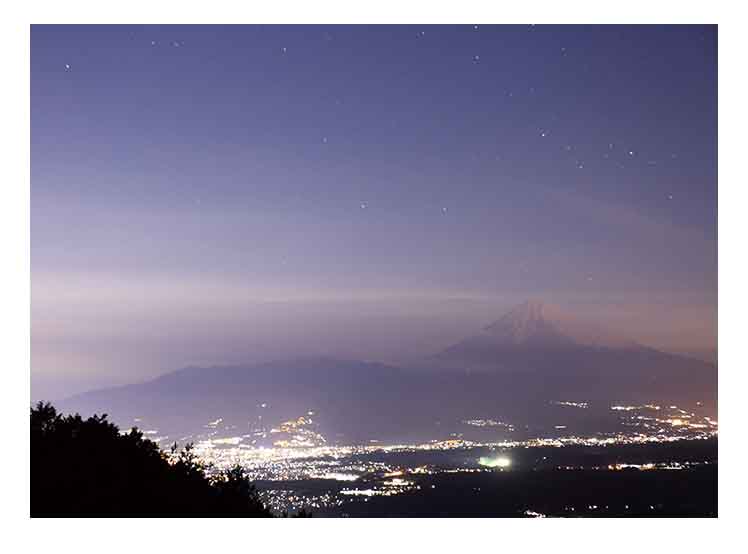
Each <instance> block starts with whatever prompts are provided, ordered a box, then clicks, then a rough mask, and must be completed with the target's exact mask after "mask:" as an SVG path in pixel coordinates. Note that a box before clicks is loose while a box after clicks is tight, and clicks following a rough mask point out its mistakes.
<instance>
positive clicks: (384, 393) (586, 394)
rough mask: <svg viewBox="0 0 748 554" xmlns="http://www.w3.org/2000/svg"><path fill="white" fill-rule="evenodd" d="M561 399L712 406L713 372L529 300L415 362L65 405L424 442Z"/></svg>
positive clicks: (189, 371)
mask: <svg viewBox="0 0 748 554" xmlns="http://www.w3.org/2000/svg"><path fill="white" fill-rule="evenodd" d="M564 398H565V399H569V398H574V399H579V400H585V401H590V402H597V403H598V404H599V405H601V406H603V407H604V409H605V410H607V409H608V408H607V406H609V404H610V403H611V402H614V401H631V402H669V403H676V402H689V403H695V402H697V401H698V402H701V403H702V404H703V405H704V406H709V407H715V408H716V399H717V368H716V366H715V365H713V364H709V363H706V362H703V361H700V360H696V359H692V358H687V357H683V356H677V355H673V354H668V353H665V352H660V351H658V350H656V349H653V348H649V347H646V346H643V345H640V344H637V343H636V342H634V341H632V340H630V339H628V338H627V337H623V336H619V335H618V334H616V333H615V332H612V331H610V330H607V329H604V327H603V326H601V325H597V324H595V323H592V322H587V321H584V320H582V319H580V318H577V317H574V316H572V315H569V314H565V313H563V312H562V311H561V310H559V309H558V308H556V307H554V306H549V305H545V304H543V303H540V302H537V301H528V302H525V303H523V304H521V305H519V306H517V307H516V308H514V309H512V310H510V311H509V312H507V313H506V314H505V315H504V316H502V317H501V318H499V319H498V320H496V321H495V322H494V323H491V324H489V325H487V326H486V327H485V328H484V329H482V330H481V331H480V332H479V333H478V334H476V335H474V336H471V337H469V338H467V339H465V340H463V341H460V342H459V343H457V344H455V345H453V346H451V347H449V348H447V349H445V350H443V351H442V352H440V353H438V354H437V355H435V356H433V357H431V358H428V359H427V360H426V362H425V363H424V364H422V367H407V368H404V367H395V366H391V365H385V364H381V363H376V362H365V361H357V360H341V359H334V358H297V359H294V360H281V361H274V362H269V363H265V364H259V365H253V366H228V367H226V366H224V367H220V366H218V367H207V368H198V367H192V368H186V369H182V370H178V371H175V372H172V373H167V374H165V375H162V376H160V377H158V378H156V379H153V380H151V381H148V382H145V383H140V384H135V385H128V386H123V387H115V388H109V389H101V390H97V391H91V392H88V393H85V394H81V395H77V396H75V397H72V398H70V399H68V400H66V401H64V402H62V403H61V407H62V408H63V409H65V410H68V411H76V412H80V413H81V414H93V413H108V414H110V416H111V417H112V418H113V420H115V421H117V422H118V423H119V424H120V425H122V426H123V427H125V428H126V426H127V425H133V424H137V421H145V422H148V423H147V425H152V426H153V427H155V428H156V429H157V431H158V434H159V435H166V436H167V437H168V438H169V440H173V439H177V440H180V439H181V438H183V437H185V436H188V435H190V434H194V433H195V432H205V431H206V429H208V428H209V426H208V424H209V423H210V422H213V421H218V420H219V419H220V420H221V421H222V422H223V423H222V425H223V426H226V427H227V428H230V429H235V433H236V434H237V435H241V434H242V433H244V434H248V433H249V431H250V430H252V429H257V428H262V427H263V426H264V425H266V424H268V425H269V424H276V423H279V422H282V421H286V420H288V419H290V418H297V417H299V416H301V415H304V414H307V413H310V412H311V413H314V414H315V415H314V418H313V419H314V421H315V424H316V425H318V426H319V430H320V431H323V433H324V435H325V436H326V437H328V439H329V440H331V441H334V442H356V441H368V440H369V439H371V438H377V439H380V440H393V441H394V440H411V439H413V440H419V439H423V438H424V437H425V436H433V434H434V432H435V430H438V431H439V432H444V430H445V429H446V428H447V423H445V422H459V421H461V420H463V419H466V418H470V417H475V416H493V415H494V414H497V413H500V414H503V415H507V416H516V417H517V418H518V419H522V420H528V419H530V418H535V419H538V420H540V419H542V418H545V417H546V414H545V412H544V411H543V409H542V406H546V405H548V403H549V401H550V400H554V399H564ZM549 417H550V416H549ZM139 425H142V424H139ZM232 432H234V431H232Z"/></svg>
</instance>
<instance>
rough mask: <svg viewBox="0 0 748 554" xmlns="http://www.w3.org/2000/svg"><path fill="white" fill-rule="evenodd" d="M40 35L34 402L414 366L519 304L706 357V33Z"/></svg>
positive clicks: (174, 29) (672, 29) (711, 326)
mask: <svg viewBox="0 0 748 554" xmlns="http://www.w3.org/2000/svg"><path fill="white" fill-rule="evenodd" d="M31 38H32V40H31V93H32V95H31V154H32V168H31V210H32V213H31V216H32V228H31V239H32V252H31V254H32V307H31V317H32V384H33V387H34V388H33V390H32V395H33V396H35V397H40V396H45V397H51V398H55V397H59V396H61V395H66V394H69V393H72V392H77V391H80V390H84V389H87V388H90V387H94V386H99V385H103V384H110V383H126V382H132V381H137V380H142V379H144V378H147V377H149V376H153V375H155V374H158V373H162V372H165V371H168V370H172V369H176V368H178V367H182V366H184V365H192V364H206V365H216V364H224V363H239V362H242V361H248V362H249V361H256V360H262V359H267V358H276V357H286V356H292V355H298V354H320V353H324V354H332V355H344V356H354V357H364V358H369V359H379V360H384V361H394V362H397V361H402V360H408V359H411V358H414V357H418V356H421V355H425V354H430V353H431V352H433V351H435V350H438V349H440V348H442V347H444V346H446V344H448V343H450V342H453V341H454V340H456V339H459V338H462V337H464V336H466V335H470V334H472V333H473V332H474V331H475V330H476V329H478V328H480V327H482V326H483V325H485V324H486V323H488V322H490V321H491V320H493V319H496V318H498V317H499V316H500V315H501V314H502V312H503V311H504V310H505V309H506V308H507V307H510V306H511V305H513V304H516V303H519V302H521V301H523V300H524V299H525V298H527V297H535V298H542V299H544V300H547V301H549V302H555V303H560V304H564V305H567V306H570V307H572V308H573V309H575V310H578V311H580V312H585V313H589V314H590V315H594V316H595V317H598V318H600V319H604V320H606V321H607V322H609V323H612V324H614V325H616V326H618V327H619V328H620V329H621V330H622V331H624V332H626V333H627V334H629V335H631V336H632V337H633V338H634V339H636V340H639V341H641V342H644V343H648V344H651V345H653V346H657V347H661V348H665V349H669V350H677V351H688V352H701V351H705V350H709V349H713V348H716V309H717V308H716V300H717V238H716V218H717V138H716V137H717V135H716V133H717V63H716V59H717V31H716V27H713V26H668V27H665V26H653V25H649V26H584V27H577V26H541V25H538V26H507V27H503V26H483V25H481V26H478V28H475V27H474V26H472V25H470V26H454V27H452V26H381V27H377V26H369V27H363V26H326V27H322V26H231V27H215V26H202V27H195V26H38V25H37V26H33V27H32V33H31Z"/></svg>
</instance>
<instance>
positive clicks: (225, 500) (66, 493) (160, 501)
mask: <svg viewBox="0 0 748 554" xmlns="http://www.w3.org/2000/svg"><path fill="white" fill-rule="evenodd" d="M31 516H32V517H49V516H223V517H268V516H270V513H269V512H268V510H266V509H265V507H264V506H263V505H262V504H261V503H260V502H259V500H258V498H257V495H256V492H255V490H254V487H253V486H252V485H251V484H250V483H249V482H248V480H247V479H246V478H245V477H244V474H243V472H242V470H240V469H238V468H237V469H235V470H232V471H231V472H228V473H226V474H223V475H221V476H219V477H218V478H216V479H209V478H208V477H207V476H206V475H205V473H204V471H203V468H202V467H201V466H200V465H199V464H198V463H197V462H196V461H195V460H194V459H193V458H192V457H191V455H190V453H189V450H187V451H183V452H182V453H181V455H180V456H179V458H178V460H176V461H175V462H173V463H169V462H168V461H167V458H166V456H165V455H164V454H163V453H162V452H161V451H160V450H159V449H158V447H157V446H156V445H155V444H154V443H153V442H151V441H149V440H147V439H144V438H143V436H142V434H141V433H139V432H137V431H134V430H133V431H131V432H130V433H128V434H124V435H123V434H120V432H119V430H118V428H117V427H116V426H115V425H113V424H111V423H109V422H108V421H106V417H105V416H104V417H92V418H89V419H87V420H84V419H82V418H81V417H80V416H78V415H75V416H62V415H60V414H58V413H57V411H56V410H55V408H53V407H52V406H51V405H49V404H41V403H40V404H37V405H36V407H34V408H33V409H32V410H31Z"/></svg>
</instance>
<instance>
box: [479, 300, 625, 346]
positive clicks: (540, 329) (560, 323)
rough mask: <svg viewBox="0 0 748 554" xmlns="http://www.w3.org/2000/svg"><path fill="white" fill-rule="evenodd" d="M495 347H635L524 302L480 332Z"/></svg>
mask: <svg viewBox="0 0 748 554" xmlns="http://www.w3.org/2000/svg"><path fill="white" fill-rule="evenodd" d="M483 331H484V335H487V337H490V339H491V340H492V341H494V342H496V343H503V344H511V345H527V346H532V345H535V346H543V345H545V346H561V345H570V346H571V345H577V346H591V347H598V348H635V347H637V346H638V345H637V344H636V343H635V342H634V341H632V340H629V339H628V338H626V337H623V336H620V335H618V334H617V333H616V332H614V331H612V330H610V329H606V328H605V327H604V326H602V325H600V324H598V323H593V322H590V321H585V320H583V319H581V318H579V317H576V316H573V315H571V314H568V313H565V312H564V311H563V310H561V309H560V308H558V307H557V306H554V305H549V304H544V303H543V302H540V301H538V300H528V301H526V302H523V303H522V304H520V305H518V306H516V307H515V308H513V309H511V310H510V311H509V312H507V313H506V314H505V315H504V316H502V317H501V318H500V319H498V320H496V321H494V322H493V323H491V324H490V325H488V326H487V327H485V328H484V330H483Z"/></svg>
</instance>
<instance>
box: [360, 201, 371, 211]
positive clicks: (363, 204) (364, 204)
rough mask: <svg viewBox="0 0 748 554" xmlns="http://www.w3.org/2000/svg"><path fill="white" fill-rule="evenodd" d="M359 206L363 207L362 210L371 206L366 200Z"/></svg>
mask: <svg viewBox="0 0 748 554" xmlns="http://www.w3.org/2000/svg"><path fill="white" fill-rule="evenodd" d="M359 207H360V208H361V209H362V210H365V209H366V208H368V207H369V206H368V205H367V204H366V202H361V204H360V205H359Z"/></svg>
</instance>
